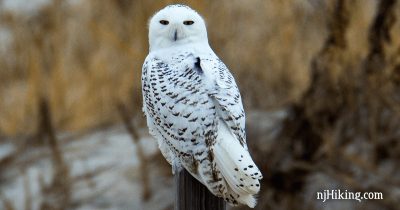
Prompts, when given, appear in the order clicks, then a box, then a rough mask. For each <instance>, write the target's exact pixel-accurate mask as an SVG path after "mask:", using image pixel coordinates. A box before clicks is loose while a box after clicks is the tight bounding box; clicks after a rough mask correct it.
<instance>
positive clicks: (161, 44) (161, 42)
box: [150, 37, 209, 52]
mask: <svg viewBox="0 0 400 210" xmlns="http://www.w3.org/2000/svg"><path fill="white" fill-rule="evenodd" d="M197 46H209V45H208V39H207V37H186V38H183V39H180V40H176V41H174V40H171V39H168V38H164V37H159V38H157V39H154V40H152V42H150V52H152V51H156V50H164V49H174V48H186V47H187V48H193V47H197Z"/></svg>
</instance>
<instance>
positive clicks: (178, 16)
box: [149, 5, 207, 51]
mask: <svg viewBox="0 0 400 210" xmlns="http://www.w3.org/2000/svg"><path fill="white" fill-rule="evenodd" d="M149 41H150V51H151V50H156V49H161V48H167V47H172V46H176V45H183V44H188V43H195V42H207V30H206V25H205V22H204V20H203V18H202V17H201V16H200V15H199V14H198V13H197V12H196V11H194V10H192V9H191V8H189V7H187V6H183V5H171V6H167V7H166V8H164V9H162V10H160V11H159V12H157V13H156V14H155V15H154V16H153V17H152V18H151V20H150V27H149Z"/></svg>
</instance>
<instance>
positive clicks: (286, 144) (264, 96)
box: [0, 0, 400, 209]
mask: <svg viewBox="0 0 400 210" xmlns="http://www.w3.org/2000/svg"><path fill="white" fill-rule="evenodd" d="M382 1H383V0H382ZM173 2H174V1H167V0H165V1H155V0H151V1H145V0H136V1H129V0H109V1H95V0H88V1H82V3H79V4H68V3H65V2H64V1H61V0H54V1H52V3H51V4H50V5H47V6H46V7H44V8H41V9H40V10H39V11H38V12H37V13H36V14H33V15H29V16H25V15H21V14H15V13H11V12H2V13H0V27H3V28H5V29H7V30H9V32H10V33H11V35H12V42H11V44H10V46H9V47H8V48H6V56H0V66H1V71H0V138H1V136H27V135H28V136H31V135H33V134H38V133H39V134H40V132H41V129H40V127H39V126H37V125H38V124H40V119H41V114H40V111H39V110H40V109H39V108H40V107H39V106H40V100H41V99H42V98H44V99H45V100H47V101H48V105H49V109H50V110H52V112H51V113H52V121H53V122H52V123H51V125H52V126H54V130H57V131H72V132H78V131H85V130H88V129H92V128H98V127H101V126H106V125H109V124H111V123H118V120H120V119H119V118H118V117H119V116H118V111H117V110H118V109H116V107H115V105H116V104H121V106H122V107H125V108H124V109H125V110H131V109H132V110H133V109H134V111H135V112H136V114H137V116H140V115H141V112H140V109H139V107H141V94H140V75H141V65H142V62H143V60H144V58H145V56H146V54H147V52H148V50H147V48H148V44H147V21H148V18H149V17H150V16H151V15H152V14H153V13H154V12H155V11H157V10H158V9H160V8H162V7H163V6H165V5H166V4H170V3H173ZM181 2H182V3H186V4H188V5H190V6H192V7H193V8H195V9H196V10H198V11H199V12H200V13H201V14H202V15H203V16H204V17H205V19H206V21H207V23H208V31H209V37H210V43H211V46H213V48H214V50H215V51H216V53H217V54H218V55H220V57H221V58H222V59H223V60H224V62H225V63H226V64H227V65H228V67H230V69H231V70H232V72H233V73H234V75H235V78H236V80H237V81H238V84H239V87H240V89H241V92H242V96H243V98H244V104H245V108H246V109H247V110H255V109H259V110H263V111H265V110H273V109H277V108H281V107H290V109H289V110H290V112H289V115H288V116H289V117H288V118H286V119H285V120H283V122H275V123H274V125H273V126H272V127H273V128H272V130H268V131H267V130H265V129H263V128H264V127H262V128H261V129H259V130H258V131H254V130H257V129H258V128H259V127H258V126H262V123H263V120H259V119H258V120H254V121H250V126H249V128H250V129H249V139H251V140H249V144H250V148H251V149H253V154H254V158H255V159H256V162H257V163H259V165H260V167H261V169H262V171H263V173H264V175H265V179H264V180H263V183H262V186H263V187H262V192H261V193H260V194H261V195H260V196H261V197H260V199H259V201H260V203H259V205H258V206H257V208H259V209H266V208H267V209H319V208H318V207H320V206H318V205H319V204H318V203H317V202H315V200H311V201H310V199H311V198H314V197H313V196H315V194H312V193H315V192H316V191H317V190H321V189H320V188H321V187H327V188H328V185H327V184H328V183H334V184H336V186H342V187H346V188H348V189H352V190H355V191H357V190H359V191H382V192H384V196H385V197H386V196H387V199H384V200H383V201H373V202H365V203H363V205H360V206H358V207H359V208H364V207H365V208H369V209H373V208H374V207H377V208H384V209H395V207H397V206H398V204H399V203H398V198H399V197H398V196H397V197H396V190H397V191H398V188H399V186H400V183H399V180H398V178H397V177H398V176H397V174H399V171H398V168H399V163H400V161H399V160H400V159H399V158H400V157H399V155H398V154H399V151H400V146H399V143H398V139H399V129H400V128H399V119H400V117H399V116H400V115H399V114H400V109H399V106H398V104H399V103H400V99H399V98H400V97H399V95H398V93H399V86H400V76H399V75H400V72H399V71H400V70H399V69H400V48H399V47H398V46H400V36H399V34H400V21H399V20H400V3H399V2H398V1H397V4H396V5H395V6H394V7H393V8H394V10H393V14H394V15H393V17H394V18H392V19H390V18H389V20H390V21H393V22H390V21H389V23H386V24H387V25H388V26H387V27H388V28H390V30H388V29H385V30H382V31H383V32H382V33H380V32H377V31H380V30H381V28H380V26H379V25H380V24H374V23H376V22H377V21H376V17H377V16H376V15H377V14H379V12H378V13H377V11H379V7H378V4H377V3H379V2H381V1H374V0H355V1H350V0H349V1H346V0H344V1H341V0H338V1H327V0H326V1H317V0H308V1H296V0H287V1H274V0H268V1H264V0H254V1H251V2H248V3H243V1H238V0H233V1H231V0H222V1H211V0H202V1H194V0H191V1H181ZM336 2H345V5H347V6H345V8H347V9H346V10H345V12H343V13H342V12H338V11H341V10H338V9H337V7H336V5H337V4H336ZM385 2H390V0H389V1H385ZM349 8H350V9H349ZM378 22H379V21H378ZM391 24H393V25H391ZM385 26H386V25H385ZM389 26H390V27H389ZM374 34H375V35H374ZM385 37H391V38H390V39H389V40H387V38H385ZM375 48H376V49H378V50H377V51H378V52H379V53H375V52H376V51H375V50H373V49H375ZM127 107H131V108H127ZM129 116H131V114H129ZM124 120H125V124H126V125H128V127H127V128H128V130H129V123H127V122H128V118H126V119H124ZM265 121H266V122H273V121H271V118H270V117H267V118H265ZM279 125H282V130H279V129H277V126H279ZM252 129H253V130H252ZM271 131H273V132H276V131H281V132H280V133H279V135H277V136H278V138H275V139H274V138H272V137H271V138H270V137H268V136H273V135H271V133H273V132H271ZM131 133H132V132H131ZM132 135H133V136H135V134H134V132H133V133H132ZM267 137H268V138H267ZM269 138H270V139H269ZM39 139H40V138H39ZM134 139H135V138H134ZM267 139H269V141H267ZM27 144H28V143H27ZM29 144H31V142H29ZM51 148H52V151H53V153H52V154H53V159H54V162H56V163H60V164H61V165H63V163H62V162H63V160H62V154H61V152H60V151H58V152H57V151H56V150H57V147H54V146H53V147H51ZM60 157H61V160H60ZM12 161H13V158H12V157H10V158H9V159H3V160H1V161H0V167H4V168H5V167H8V165H10V164H12V163H13V162H12ZM143 161H144V160H143ZM147 161H150V160H147ZM150 162H151V161H150ZM142 164H145V163H143V162H142ZM65 167H66V168H63V167H59V168H56V169H55V173H62V174H64V175H68V166H65ZM321 177H322V178H321ZM321 180H322V181H321ZM70 182H71V183H70ZM72 182H74V180H73V179H70V180H66V181H65V180H64V181H63V180H61V181H60V180H53V185H51V186H47V188H49V189H50V190H49V192H50V194H55V195H59V194H66V196H67V197H65V198H60V199H64V200H63V201H62V202H60V203H63V205H62V206H60V207H59V208H60V209H61V208H63V207H66V206H68V205H69V206H73V205H74V204H70V203H68V202H69V200H68V199H69V198H68V192H67V193H63V192H62V190H64V191H68V190H69V186H68V185H73V183H72ZM26 186H28V185H26ZM45 188H46V187H45V186H43V187H42V189H45ZM27 191H29V189H27ZM60 192H61V193H60ZM310 193H311V194H310ZM305 197H306V198H305ZM0 199H2V198H1V197H0ZM307 199H308V200H307ZM2 202H3V204H4V205H5V208H7V209H14V207H13V204H12V202H11V201H8V200H5V199H3V200H2ZM25 202H26V206H29V205H30V204H29V203H30V200H29V199H27V200H26V201H25ZM82 202H84V201H82ZM75 205H76V204H75ZM324 208H325V209H329V208H331V207H330V206H328V205H326V206H324ZM332 208H333V207H332ZM341 208H342V207H341Z"/></svg>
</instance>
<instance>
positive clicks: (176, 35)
mask: <svg viewBox="0 0 400 210" xmlns="http://www.w3.org/2000/svg"><path fill="white" fill-rule="evenodd" d="M176 40H178V30H177V29H175V32H174V41H176Z"/></svg>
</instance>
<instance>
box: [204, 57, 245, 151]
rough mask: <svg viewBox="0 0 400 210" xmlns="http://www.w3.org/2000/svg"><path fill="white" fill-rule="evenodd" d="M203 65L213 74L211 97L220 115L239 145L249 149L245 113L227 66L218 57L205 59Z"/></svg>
mask: <svg viewBox="0 0 400 210" xmlns="http://www.w3.org/2000/svg"><path fill="white" fill-rule="evenodd" d="M201 64H202V66H204V67H203V68H204V69H209V70H210V73H211V74H212V76H211V77H212V78H213V80H214V82H213V83H214V90H213V92H212V94H211V97H212V98H213V99H214V100H215V103H216V104H217V106H219V107H218V109H217V111H218V115H219V116H220V117H222V119H223V120H224V122H225V123H226V124H227V125H228V127H229V129H230V130H231V132H232V133H233V134H234V135H235V136H236V138H237V140H238V141H239V143H240V144H241V145H242V146H243V147H244V148H246V149H247V145H246V132H245V121H246V120H245V113H244V110H243V105H242V99H241V96H240V92H239V89H238V87H237V85H236V82H235V79H234V78H233V76H232V74H231V73H230V72H229V70H228V68H227V67H226V65H225V64H224V63H223V62H222V61H221V60H220V59H219V58H218V57H216V56H215V57H214V58H213V59H203V60H202V63H201Z"/></svg>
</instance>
